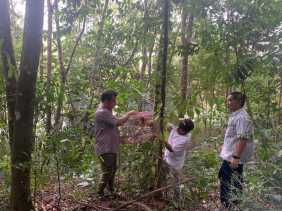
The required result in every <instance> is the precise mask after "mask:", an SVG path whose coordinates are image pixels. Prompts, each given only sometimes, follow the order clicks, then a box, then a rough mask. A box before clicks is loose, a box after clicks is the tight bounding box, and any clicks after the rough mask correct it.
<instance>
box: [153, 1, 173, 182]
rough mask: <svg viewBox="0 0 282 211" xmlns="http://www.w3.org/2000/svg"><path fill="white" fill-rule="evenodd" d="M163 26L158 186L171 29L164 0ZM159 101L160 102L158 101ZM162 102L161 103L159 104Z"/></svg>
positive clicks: (158, 111)
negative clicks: (169, 32)
mask: <svg viewBox="0 0 282 211" xmlns="http://www.w3.org/2000/svg"><path fill="white" fill-rule="evenodd" d="M162 16H163V26H162V30H163V32H162V36H161V40H160V41H161V43H160V44H161V45H160V47H161V49H160V55H159V56H160V57H159V65H158V70H157V72H158V74H159V75H158V76H159V77H158V78H159V80H157V83H156V95H157V96H156V99H155V100H156V101H155V112H157V113H158V114H159V124H160V133H161V137H160V143H159V154H158V163H157V171H156V173H157V187H159V186H160V185H161V177H160V169H161V164H162V160H163V147H164V145H163V140H164V118H165V103H166V78H167V53H168V41H169V40H168V30H169V18H170V1H169V0H163V9H162ZM158 95H159V96H158ZM158 101H159V102H158ZM158 103H160V105H158Z"/></svg>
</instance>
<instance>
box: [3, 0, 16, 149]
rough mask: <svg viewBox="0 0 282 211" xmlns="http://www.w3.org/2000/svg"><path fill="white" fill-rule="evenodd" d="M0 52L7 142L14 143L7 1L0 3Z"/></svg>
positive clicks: (12, 59)
mask: <svg viewBox="0 0 282 211" xmlns="http://www.w3.org/2000/svg"><path fill="white" fill-rule="evenodd" d="M0 14H1V19H0V48H1V49H0V50H1V61H0V63H2V65H1V67H2V73H3V75H4V78H5V82H6V83H5V89H6V99H7V107H8V125H9V142H10V145H11V144H12V143H13V142H14V141H13V140H14V126H15V119H16V117H15V107H16V72H17V66H16V59H15V55H14V48H13V43H12V36H11V20H10V8H9V0H1V1H0Z"/></svg>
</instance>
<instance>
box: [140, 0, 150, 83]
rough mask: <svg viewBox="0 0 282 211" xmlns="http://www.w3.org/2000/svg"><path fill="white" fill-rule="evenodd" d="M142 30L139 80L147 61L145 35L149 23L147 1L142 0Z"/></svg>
mask: <svg viewBox="0 0 282 211" xmlns="http://www.w3.org/2000/svg"><path fill="white" fill-rule="evenodd" d="M143 21H144V32H143V43H142V45H143V49H142V65H141V77H140V78H141V80H143V79H144V76H145V72H146V66H147V63H148V57H147V46H146V36H147V33H148V29H149V25H148V1H147V0H145V1H144V17H143Z"/></svg>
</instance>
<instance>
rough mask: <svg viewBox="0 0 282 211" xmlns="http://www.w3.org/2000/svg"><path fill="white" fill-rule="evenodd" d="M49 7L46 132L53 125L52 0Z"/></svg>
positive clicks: (48, 4)
mask: <svg viewBox="0 0 282 211" xmlns="http://www.w3.org/2000/svg"><path fill="white" fill-rule="evenodd" d="M47 9H48V38H47V39H48V40H47V83H46V95H47V111H46V115H47V118H46V132H47V134H49V133H50V131H51V127H52V110H51V109H52V108H51V102H50V101H51V98H50V94H51V92H50V87H51V80H52V31H53V27H52V16H53V8H52V4H51V0H47Z"/></svg>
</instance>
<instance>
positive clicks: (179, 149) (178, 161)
mask: <svg viewBox="0 0 282 211" xmlns="http://www.w3.org/2000/svg"><path fill="white" fill-rule="evenodd" d="M168 144H169V145H170V146H171V147H172V150H173V152H170V151H168V150H167V149H165V153H164V160H165V161H166V162H167V164H168V165H170V166H171V167H172V168H174V169H177V170H179V169H182V167H183V165H184V161H185V156H186V151H187V149H188V148H189V145H190V144H191V134H190V133H189V134H187V135H180V134H179V133H178V132H177V128H176V127H173V128H172V130H171V132H170V135H169V138H168Z"/></svg>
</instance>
